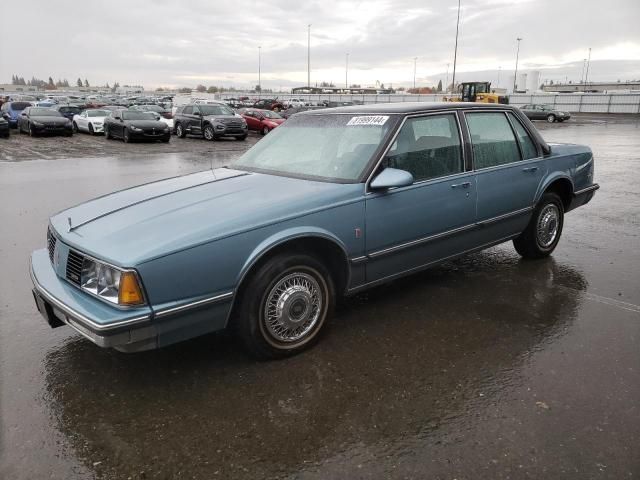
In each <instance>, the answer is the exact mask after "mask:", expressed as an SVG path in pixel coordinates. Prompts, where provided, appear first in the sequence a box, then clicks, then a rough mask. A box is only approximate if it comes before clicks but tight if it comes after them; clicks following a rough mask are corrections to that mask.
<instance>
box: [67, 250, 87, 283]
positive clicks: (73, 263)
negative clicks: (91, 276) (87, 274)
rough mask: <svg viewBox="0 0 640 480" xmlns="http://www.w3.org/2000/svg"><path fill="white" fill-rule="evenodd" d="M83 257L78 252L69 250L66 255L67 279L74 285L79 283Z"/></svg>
mask: <svg viewBox="0 0 640 480" xmlns="http://www.w3.org/2000/svg"><path fill="white" fill-rule="evenodd" d="M83 261H84V257H83V256H82V255H80V254H79V253H78V252H74V251H73V250H69V256H68V257H67V272H66V276H67V280H69V281H70V282H71V283H75V284H76V285H80V276H81V274H82V262H83Z"/></svg>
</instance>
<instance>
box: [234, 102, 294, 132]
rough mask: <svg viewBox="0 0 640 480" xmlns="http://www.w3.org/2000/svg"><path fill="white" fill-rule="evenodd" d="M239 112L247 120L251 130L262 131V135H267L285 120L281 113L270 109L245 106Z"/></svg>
mask: <svg viewBox="0 0 640 480" xmlns="http://www.w3.org/2000/svg"><path fill="white" fill-rule="evenodd" d="M238 113H239V114H240V115H241V116H242V118H244V119H245V121H246V122H247V126H248V128H249V130H255V131H256V132H260V133H261V134H262V135H266V134H267V133H269V132H270V131H271V130H273V129H274V128H277V127H278V126H279V125H281V124H282V123H283V122H284V121H285V119H284V118H282V116H281V115H280V114H278V113H276V112H272V111H270V110H258V109H256V108H243V109H240V110H239V111H238Z"/></svg>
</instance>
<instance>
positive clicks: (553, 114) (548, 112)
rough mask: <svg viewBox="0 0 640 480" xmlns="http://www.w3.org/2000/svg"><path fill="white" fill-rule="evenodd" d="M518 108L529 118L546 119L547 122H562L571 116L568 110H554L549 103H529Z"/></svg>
mask: <svg viewBox="0 0 640 480" xmlns="http://www.w3.org/2000/svg"><path fill="white" fill-rule="evenodd" d="M520 110H522V112H523V113H524V114H525V115H526V116H527V117H528V118H529V119H530V120H546V121H547V122H549V123H553V122H564V121H565V120H569V119H570V118H571V114H570V113H569V112H564V111H562V110H556V109H555V108H553V107H551V106H550V105H535V104H530V105H524V106H522V107H520Z"/></svg>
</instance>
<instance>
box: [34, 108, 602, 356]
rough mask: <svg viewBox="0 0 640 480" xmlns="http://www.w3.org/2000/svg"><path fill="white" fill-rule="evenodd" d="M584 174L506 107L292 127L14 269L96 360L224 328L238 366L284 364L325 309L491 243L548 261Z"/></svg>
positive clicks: (121, 202)
mask: <svg viewBox="0 0 640 480" xmlns="http://www.w3.org/2000/svg"><path fill="white" fill-rule="evenodd" d="M129 113H133V112H129ZM593 174H594V160H593V155H592V153H591V150H590V149H589V148H588V147H585V146H580V145H572V144H553V145H548V144H547V143H546V142H545V141H544V140H543V139H542V137H541V135H540V134H539V133H538V132H537V130H536V129H535V127H534V126H533V125H532V124H531V122H530V121H529V120H528V119H527V117H526V116H525V115H524V114H522V113H521V112H520V111H519V110H518V109H517V108H514V107H512V106H508V105H491V104H470V103H465V104H463V103H425V104H416V103H404V104H384V105H383V104H376V105H367V106H357V107H356V106H354V107H345V108H341V109H339V110H338V109H337V110H333V111H325V112H323V111H316V112H304V113H300V114H298V115H295V116H294V117H292V118H291V119H290V120H289V121H287V122H286V123H285V124H284V125H283V126H282V127H280V128H278V131H277V132H276V133H275V134H274V135H269V136H267V137H266V138H265V139H264V140H262V141H261V142H258V143H257V144H256V145H254V146H253V147H252V148H251V149H250V150H249V151H247V152H246V153H245V154H244V155H242V156H241V157H239V158H238V159H237V160H235V161H234V163H232V164H231V165H230V166H229V167H227V168H220V169H216V170H213V171H212V170H207V171H203V172H199V173H194V174H191V175H187V176H182V177H174V178H170V179H167V180H163V181H158V182H153V183H148V184H145V185H142V186H140V187H137V188H129V189H126V190H123V191H120V192H116V193H113V194H110V195H106V196H102V197H99V198H97V199H95V200H92V201H89V202H87V203H84V204H81V205H79V206H76V207H72V208H69V209H67V210H65V211H62V212H61V213H58V214H56V215H54V216H53V217H52V218H51V219H50V221H49V226H48V232H47V248H44V249H41V250H37V251H35V252H34V253H33V254H32V256H31V277H32V280H33V284H34V298H35V300H36V304H37V307H38V310H39V311H40V312H41V313H42V315H43V316H44V317H45V318H46V320H47V321H48V323H49V324H50V325H51V326H52V327H57V326H61V325H64V324H67V325H69V326H71V327H72V328H74V329H76V330H77V331H78V332H80V333H81V334H82V335H84V336H85V337H86V338H88V339H89V340H91V341H93V342H95V343H96V344H97V345H100V346H102V347H115V348H117V349H119V350H122V351H139V350H146V349H150V348H156V347H161V346H164V345H168V344H171V343H174V342H178V341H182V340H185V339H188V338H191V337H196V336H199V335H203V334H205V333H208V332H211V331H215V330H220V329H223V328H225V327H227V326H229V327H233V330H234V331H236V332H238V334H239V336H240V338H241V339H242V340H243V342H244V344H245V346H246V347H247V348H248V349H249V350H250V351H251V352H253V353H254V354H255V355H257V356H259V357H267V358H273V357H282V356H287V355H291V354H295V353H297V352H300V351H301V350H303V349H305V348H307V347H309V346H310V345H312V344H313V343H314V342H315V341H316V340H317V339H318V335H319V333H320V331H321V330H322V328H323V326H324V324H325V323H326V321H327V319H328V318H329V317H330V316H331V312H332V309H333V306H334V305H335V303H336V299H337V297H339V296H341V295H353V294H355V293H357V292H361V291H363V290H365V289H367V288H370V287H373V286H377V285H380V284H383V283H385V282H388V281H390V280H394V279H397V278H399V277H401V276H404V275H408V274H411V273H414V272H417V271H420V270H423V269H425V268H428V267H430V266H432V265H436V264H439V263H442V262H444V261H447V260H450V259H451V258H454V257H457V256H461V255H464V254H466V253H468V252H472V251H477V250H481V249H484V248H487V247H489V246H493V245H496V244H499V243H502V242H506V241H508V240H513V243H514V246H515V248H516V250H517V251H518V253H520V255H522V256H523V257H525V258H531V259H536V258H543V257H547V256H548V255H550V254H551V253H552V252H553V251H554V249H555V248H556V246H557V245H558V242H559V240H560V236H561V233H562V229H563V225H564V215H565V213H566V212H569V211H570V210H573V209H575V208H577V207H580V206H581V205H584V204H586V203H588V202H589V201H590V200H591V198H592V197H593V195H594V193H595V191H596V190H597V189H598V185H597V184H595V183H594V182H593ZM460 288H464V286H463V285H461V286H460ZM469 314H470V315H473V312H469ZM392 320H393V319H390V321H392ZM406 334H407V338H409V337H410V336H411V332H406Z"/></svg>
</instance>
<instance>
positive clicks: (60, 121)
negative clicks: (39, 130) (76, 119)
mask: <svg viewBox="0 0 640 480" xmlns="http://www.w3.org/2000/svg"><path fill="white" fill-rule="evenodd" d="M30 120H31V121H33V122H39V123H46V124H47V125H65V124H66V123H67V122H68V121H69V119H68V118H65V117H48V116H43V117H35V116H34V117H31V118H30Z"/></svg>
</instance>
